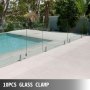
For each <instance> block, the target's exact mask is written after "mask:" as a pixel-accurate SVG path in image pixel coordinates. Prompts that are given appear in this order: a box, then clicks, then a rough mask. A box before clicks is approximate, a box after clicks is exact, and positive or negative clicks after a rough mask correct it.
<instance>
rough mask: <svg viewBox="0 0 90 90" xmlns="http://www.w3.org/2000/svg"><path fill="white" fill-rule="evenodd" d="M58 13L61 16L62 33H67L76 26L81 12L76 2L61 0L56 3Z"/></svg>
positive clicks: (59, 23)
mask: <svg viewBox="0 0 90 90" xmlns="http://www.w3.org/2000/svg"><path fill="white" fill-rule="evenodd" d="M56 13H57V14H59V18H58V23H57V24H58V27H59V29H60V31H67V30H68V29H70V28H73V27H74V26H75V25H76V22H77V20H78V19H79V14H80V13H79V11H78V8H77V5H76V3H75V1H74V0H60V1H57V2H56Z"/></svg>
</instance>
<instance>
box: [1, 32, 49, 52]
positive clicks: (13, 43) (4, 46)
mask: <svg viewBox="0 0 90 90" xmlns="http://www.w3.org/2000/svg"><path fill="white" fill-rule="evenodd" d="M47 42H49V40H43V43H47ZM41 43H42V39H39V38H34V37H27V38H26V37H25V36H21V35H15V34H9V33H5V34H0V54H4V53H8V52H13V51H17V50H20V49H24V48H26V45H27V47H33V46H37V45H40V44H41Z"/></svg>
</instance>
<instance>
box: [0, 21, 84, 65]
mask: <svg viewBox="0 0 90 90" xmlns="http://www.w3.org/2000/svg"><path fill="white" fill-rule="evenodd" d="M81 32H83V31H82V30H81V31H80V30H79V29H78V30H76V29H70V30H66V31H65V32H61V31H53V30H51V29H50V28H48V29H47V28H45V26H44V23H39V22H37V23H32V25H30V26H29V25H28V23H26V22H15V23H11V24H9V25H8V28H6V27H5V28H4V30H3V33H0V67H3V66H7V65H10V64H12V63H15V62H18V61H22V60H24V59H26V58H29V57H31V56H33V55H36V54H39V53H43V52H47V51H48V50H50V49H53V48H56V47H58V46H61V45H65V44H67V43H70V42H72V41H74V40H77V39H79V38H81V37H83V36H84V35H85V34H84V33H81Z"/></svg>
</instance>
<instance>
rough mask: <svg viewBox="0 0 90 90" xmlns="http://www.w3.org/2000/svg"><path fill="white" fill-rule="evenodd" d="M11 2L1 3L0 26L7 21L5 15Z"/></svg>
mask: <svg viewBox="0 0 90 90" xmlns="http://www.w3.org/2000/svg"><path fill="white" fill-rule="evenodd" d="M8 5H9V0H1V1H0V24H1V25H2V24H3V21H4V19H5V15H6V12H7V9H8Z"/></svg>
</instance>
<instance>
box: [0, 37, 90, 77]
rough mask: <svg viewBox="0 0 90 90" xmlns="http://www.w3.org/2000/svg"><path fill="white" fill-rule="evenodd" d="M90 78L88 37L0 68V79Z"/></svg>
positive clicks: (89, 44) (89, 39) (89, 41)
mask: <svg viewBox="0 0 90 90" xmlns="http://www.w3.org/2000/svg"><path fill="white" fill-rule="evenodd" d="M84 78H85V79H86V78H90V37H89V36H86V37H83V38H81V39H79V40H76V41H74V42H71V43H69V44H66V45H63V46H60V47H57V48H55V49H52V50H50V51H48V52H45V53H42V54H39V55H36V56H33V57H31V58H28V59H26V60H23V61H18V62H16V63H14V64H12V65H9V66H6V67H3V68H0V79H84Z"/></svg>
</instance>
